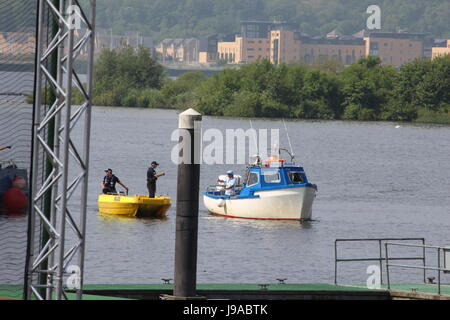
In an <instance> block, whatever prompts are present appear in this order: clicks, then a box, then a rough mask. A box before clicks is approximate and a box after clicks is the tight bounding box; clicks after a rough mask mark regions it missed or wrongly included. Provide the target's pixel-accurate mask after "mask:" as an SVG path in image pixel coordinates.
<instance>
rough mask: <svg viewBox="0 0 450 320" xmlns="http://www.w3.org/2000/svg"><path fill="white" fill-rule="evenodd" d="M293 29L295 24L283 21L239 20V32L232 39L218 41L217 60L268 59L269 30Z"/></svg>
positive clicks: (250, 61) (249, 60) (242, 62)
mask: <svg viewBox="0 0 450 320" xmlns="http://www.w3.org/2000/svg"><path fill="white" fill-rule="evenodd" d="M273 29H277V30H293V29H295V25H292V24H288V23H284V22H260V21H243V22H241V33H240V34H238V35H236V36H235V37H234V39H233V40H231V41H230V40H228V41H220V42H219V43H218V49H217V55H218V59H219V60H224V61H227V62H228V63H232V64H246V63H252V62H255V61H257V60H258V59H259V60H260V59H270V54H271V30H273Z"/></svg>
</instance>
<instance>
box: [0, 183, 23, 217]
mask: <svg viewBox="0 0 450 320" xmlns="http://www.w3.org/2000/svg"><path fill="white" fill-rule="evenodd" d="M3 205H4V206H5V208H6V210H8V211H9V212H17V213H22V212H23V210H24V209H26V207H27V196H26V195H25V193H23V191H22V190H19V189H17V188H11V189H9V190H8V191H6V193H5V194H4V195H3Z"/></svg>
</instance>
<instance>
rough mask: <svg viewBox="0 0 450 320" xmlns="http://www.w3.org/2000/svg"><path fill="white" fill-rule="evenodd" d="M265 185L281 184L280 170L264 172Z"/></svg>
mask: <svg viewBox="0 0 450 320" xmlns="http://www.w3.org/2000/svg"><path fill="white" fill-rule="evenodd" d="M262 174H263V176H264V182H265V183H280V182H281V176H280V172H279V171H278V170H264V171H263V172H262Z"/></svg>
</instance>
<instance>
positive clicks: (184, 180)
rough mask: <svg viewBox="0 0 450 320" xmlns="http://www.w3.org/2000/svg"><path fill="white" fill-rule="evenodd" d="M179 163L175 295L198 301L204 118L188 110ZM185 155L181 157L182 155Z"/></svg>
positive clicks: (181, 123)
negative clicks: (199, 215)
mask: <svg viewBox="0 0 450 320" xmlns="http://www.w3.org/2000/svg"><path fill="white" fill-rule="evenodd" d="M178 120H179V123H178V128H179V134H180V136H179V139H180V140H179V146H180V154H179V159H180V160H179V163H178V180H177V209H176V210H177V218H176V235H175V276H174V290H173V295H174V297H175V298H179V299H183V298H186V299H189V298H195V295H196V283H197V238H198V197H199V183H200V148H199V146H200V143H201V142H200V141H201V140H200V137H201V121H202V115H201V114H200V113H198V112H197V111H195V110H194V109H188V110H186V111H184V112H183V113H181V114H180V115H179V118H178ZM181 153H182V155H181Z"/></svg>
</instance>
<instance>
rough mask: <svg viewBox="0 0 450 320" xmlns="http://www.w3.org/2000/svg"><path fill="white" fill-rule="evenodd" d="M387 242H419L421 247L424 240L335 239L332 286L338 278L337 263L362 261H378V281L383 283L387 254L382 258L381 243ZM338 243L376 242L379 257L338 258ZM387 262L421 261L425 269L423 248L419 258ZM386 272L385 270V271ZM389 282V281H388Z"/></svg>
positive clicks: (395, 258)
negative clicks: (384, 263)
mask: <svg viewBox="0 0 450 320" xmlns="http://www.w3.org/2000/svg"><path fill="white" fill-rule="evenodd" d="M388 241H421V242H422V246H425V238H366V239H336V240H335V242H334V284H337V283H338V282H337V278H338V263H340V262H362V261H378V262H379V265H380V281H381V283H383V261H386V262H387V252H386V255H385V256H383V243H387V242H388ZM340 242H378V248H379V256H378V257H368V258H367V257H366V258H353V259H342V258H339V257H338V243H340ZM389 260H422V263H423V266H424V267H425V261H426V257H425V248H424V249H423V251H422V256H421V257H391V258H389ZM386 271H387V270H386ZM425 272H426V270H425V269H424V271H423V281H424V283H425V282H426V273H425ZM388 280H389V279H388Z"/></svg>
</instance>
